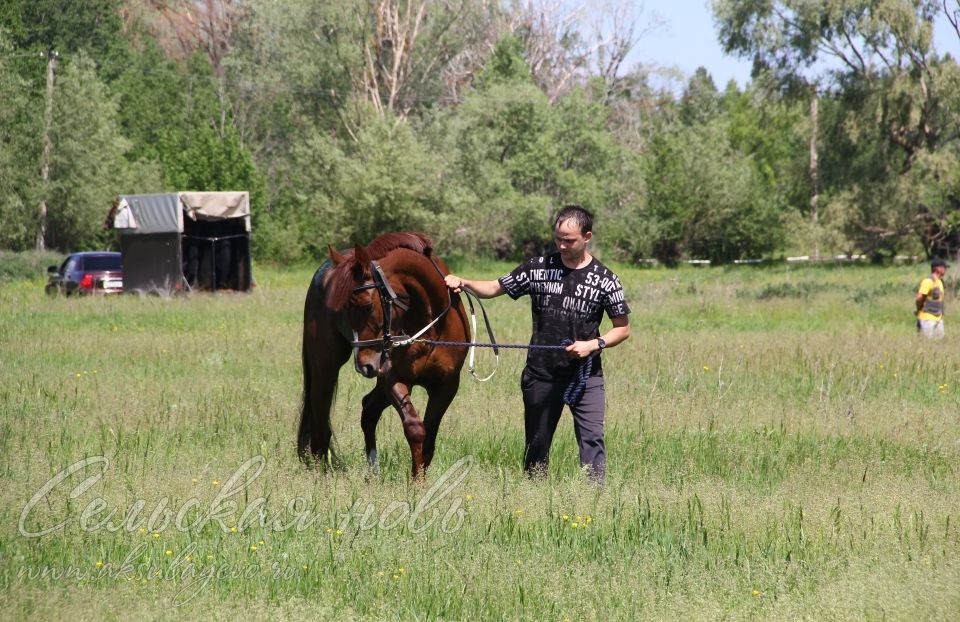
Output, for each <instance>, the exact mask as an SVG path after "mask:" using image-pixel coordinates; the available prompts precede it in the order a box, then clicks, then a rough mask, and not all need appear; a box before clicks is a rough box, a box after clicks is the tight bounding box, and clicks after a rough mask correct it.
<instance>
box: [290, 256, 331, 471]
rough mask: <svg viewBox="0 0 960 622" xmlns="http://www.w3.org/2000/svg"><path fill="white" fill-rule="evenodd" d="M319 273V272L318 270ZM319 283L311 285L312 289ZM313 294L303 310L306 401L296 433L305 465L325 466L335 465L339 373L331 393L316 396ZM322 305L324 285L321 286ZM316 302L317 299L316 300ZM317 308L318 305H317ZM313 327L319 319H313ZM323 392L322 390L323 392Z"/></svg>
mask: <svg viewBox="0 0 960 622" xmlns="http://www.w3.org/2000/svg"><path fill="white" fill-rule="evenodd" d="M318 272H319V271H318ZM315 286H316V282H315V283H314V285H311V289H313V287H315ZM311 293H313V292H308V294H307V302H306V305H305V309H304V327H303V350H302V353H301V362H302V366H303V401H302V403H301V407H300V429H299V431H298V432H297V454H298V455H299V456H300V460H302V461H303V462H305V463H306V464H315V462H316V460H317V459H318V458H319V459H320V460H321V461H322V462H323V463H324V465H330V464H336V463H337V460H336V456H335V454H334V450H333V428H332V426H331V425H330V410H331V406H332V403H333V400H334V397H335V394H336V388H337V380H336V378H337V376H336V373H334V375H333V376H332V382H333V384H332V386H331V387H330V394H329V395H315V394H314V393H315V391H314V386H313V384H314V376H315V375H316V374H318V373H322V372H321V370H320V369H314V366H313V365H311V359H312V358H313V357H312V356H311V355H312V351H313V350H312V349H313V348H315V347H316V344H314V343H313V340H314V339H315V336H313V337H314V339H312V338H311V337H312V336H311V335H310V334H309V329H308V322H310V318H311V316H312V313H311ZM317 293H318V294H319V295H316V298H318V299H319V304H321V305H322V304H323V301H322V298H323V287H322V286H320V287H319V288H318V292H317ZM314 302H315V303H316V301H314ZM315 308H316V307H315ZM314 322H315V323H314V326H316V325H317V321H316V319H315V318H314ZM323 392H324V391H321V393H323Z"/></svg>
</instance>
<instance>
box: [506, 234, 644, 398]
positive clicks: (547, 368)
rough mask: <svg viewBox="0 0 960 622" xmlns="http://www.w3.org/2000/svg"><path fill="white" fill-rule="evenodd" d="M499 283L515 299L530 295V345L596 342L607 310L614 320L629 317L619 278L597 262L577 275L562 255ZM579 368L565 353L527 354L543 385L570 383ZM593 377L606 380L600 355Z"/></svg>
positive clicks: (538, 260)
mask: <svg viewBox="0 0 960 622" xmlns="http://www.w3.org/2000/svg"><path fill="white" fill-rule="evenodd" d="M499 281H500V284H501V285H502V286H503V289H504V291H506V293H507V295H508V296H510V297H511V298H513V299H514V300H516V299H517V298H519V297H520V296H523V295H524V294H529V295H530V307H531V311H532V312H533V331H532V334H533V336H532V337H531V338H530V344H531V345H560V343H561V342H562V341H563V340H564V339H570V340H571V341H586V340H590V339H596V338H597V337H599V336H600V333H599V329H600V321H601V320H602V319H603V312H604V311H606V312H607V315H608V316H610V317H611V318H615V317H620V316H623V315H627V314H628V313H630V307H628V306H627V302H626V299H625V296H624V293H623V286H622V285H620V279H618V278H617V275H616V274H614V273H613V272H611V271H610V269H608V268H607V267H606V266H604V265H603V264H602V263H600V261H599V260H598V259H597V258H596V257H594V258H592V259H591V261H590V263H589V264H587V265H586V266H584V267H583V268H578V269H576V270H574V269H572V268H568V267H566V266H565V265H563V261H562V260H561V258H560V254H559V253H553V254H551V255H547V256H546V257H533V258H531V259H529V260H527V261H526V262H524V263H522V264H520V265H519V266H517V267H516V268H515V269H514V270H513V271H512V272H510V274H507V275H506V276H503V277H500V279H499ZM578 365H579V361H577V360H576V359H571V358H570V357H569V356H568V355H567V353H566V352H564V351H563V350H541V349H531V350H529V351H528V354H527V369H528V370H529V372H530V373H531V374H532V375H533V376H534V377H537V378H540V379H543V380H551V379H558V380H565V379H568V378H570V377H571V376H572V375H573V374H574V373H576V371H577V366H578ZM591 375H594V376H599V375H603V367H602V365H601V363H600V357H599V356H598V357H596V358H595V359H594V363H593V369H592V371H591Z"/></svg>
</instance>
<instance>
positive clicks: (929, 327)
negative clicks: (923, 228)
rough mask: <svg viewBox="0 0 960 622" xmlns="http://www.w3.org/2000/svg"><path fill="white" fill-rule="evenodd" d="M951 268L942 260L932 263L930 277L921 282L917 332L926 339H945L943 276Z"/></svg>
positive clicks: (918, 294) (918, 299)
mask: <svg viewBox="0 0 960 622" xmlns="http://www.w3.org/2000/svg"><path fill="white" fill-rule="evenodd" d="M949 267H950V266H949V265H948V264H947V262H945V261H943V260H942V259H934V260H933V261H932V262H930V276H928V277H927V278H925V279H923V280H922V281H920V289H919V290H918V291H917V298H916V301H917V330H918V331H920V334H921V335H923V336H924V337H929V338H932V339H941V338H943V298H944V293H945V290H944V288H943V280H942V279H943V275H944V274H946V273H947V268H949Z"/></svg>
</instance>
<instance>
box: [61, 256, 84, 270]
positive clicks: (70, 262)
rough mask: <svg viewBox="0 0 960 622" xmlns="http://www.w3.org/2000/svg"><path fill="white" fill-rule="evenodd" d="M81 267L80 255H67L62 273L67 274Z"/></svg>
mask: <svg viewBox="0 0 960 622" xmlns="http://www.w3.org/2000/svg"><path fill="white" fill-rule="evenodd" d="M79 267H80V258H79V257H67V260H66V261H65V262H63V267H62V268H60V273H61V274H66V273H67V272H73V271H74V270H76V269H78V268H79Z"/></svg>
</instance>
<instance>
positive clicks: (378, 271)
mask: <svg viewBox="0 0 960 622" xmlns="http://www.w3.org/2000/svg"><path fill="white" fill-rule="evenodd" d="M430 263H431V264H432V265H433V267H434V268H436V270H437V272H438V273H439V274H440V278H441V279H442V278H443V272H442V271H441V270H440V267H439V266H437V264H436V262H434V261H433V258H432V257H431V258H430ZM370 275H371V280H370V281H368V282H366V283H363V284H362V285H357V286H356V287H354V288H353V292H354V293H357V292H362V291H366V290H368V289H375V290H377V292H378V293H379V294H380V305H381V308H382V311H383V335H381V336H380V337H376V338H374V339H360V338H359V337H360V335H359V334H358V333H357V331H353V341H351V342H350V345H351V346H352V347H353V364H354V368H355V369H356V370H357V372H358V373H362V372H361V369H360V358H359V357H360V348H374V349H379V350H380V352H381V354H380V356H381V366H382V364H383V360H384V359H389V358H390V355H391V353H392V351H393V349H394V348H396V347H401V346H407V345H410V344H411V343H413V342H414V340H416V339H419V338H420V336H421V335H423V334H424V333H425V332H427V331H428V330H430V329H431V328H432V327H433V326H434V325H435V324H436V323H437V322H439V321H440V319H441V318H442V317H443V316H445V315H446V314H447V311H449V310H450V307H452V306H453V298H452V297H451V295H450V290H449V289H447V288H446V286H444V289H446V290H447V306H446V308H445V309H444V310H443V311H441V312H440V315H438V316H437V317H435V318H434V319H433V320H432V321H431V322H430V323H429V324H427V325H426V326H424V327H423V328H421V329H420V330H418V331H417V332H416V333H415V334H414V335H412V336H408V335H403V334H401V335H394V334H393V308H394V307H397V308H399V309H401V310H403V311H409V310H410V305H408V304H407V303H406V302H404V301H403V300H401V299H400V296H398V295H397V292H395V291H393V288H392V287H391V286H390V281H389V280H388V279H387V276H386V274H384V272H383V268H381V267H380V264H379V263H378V262H377V261H376V260H373V261H371V262H370Z"/></svg>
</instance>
